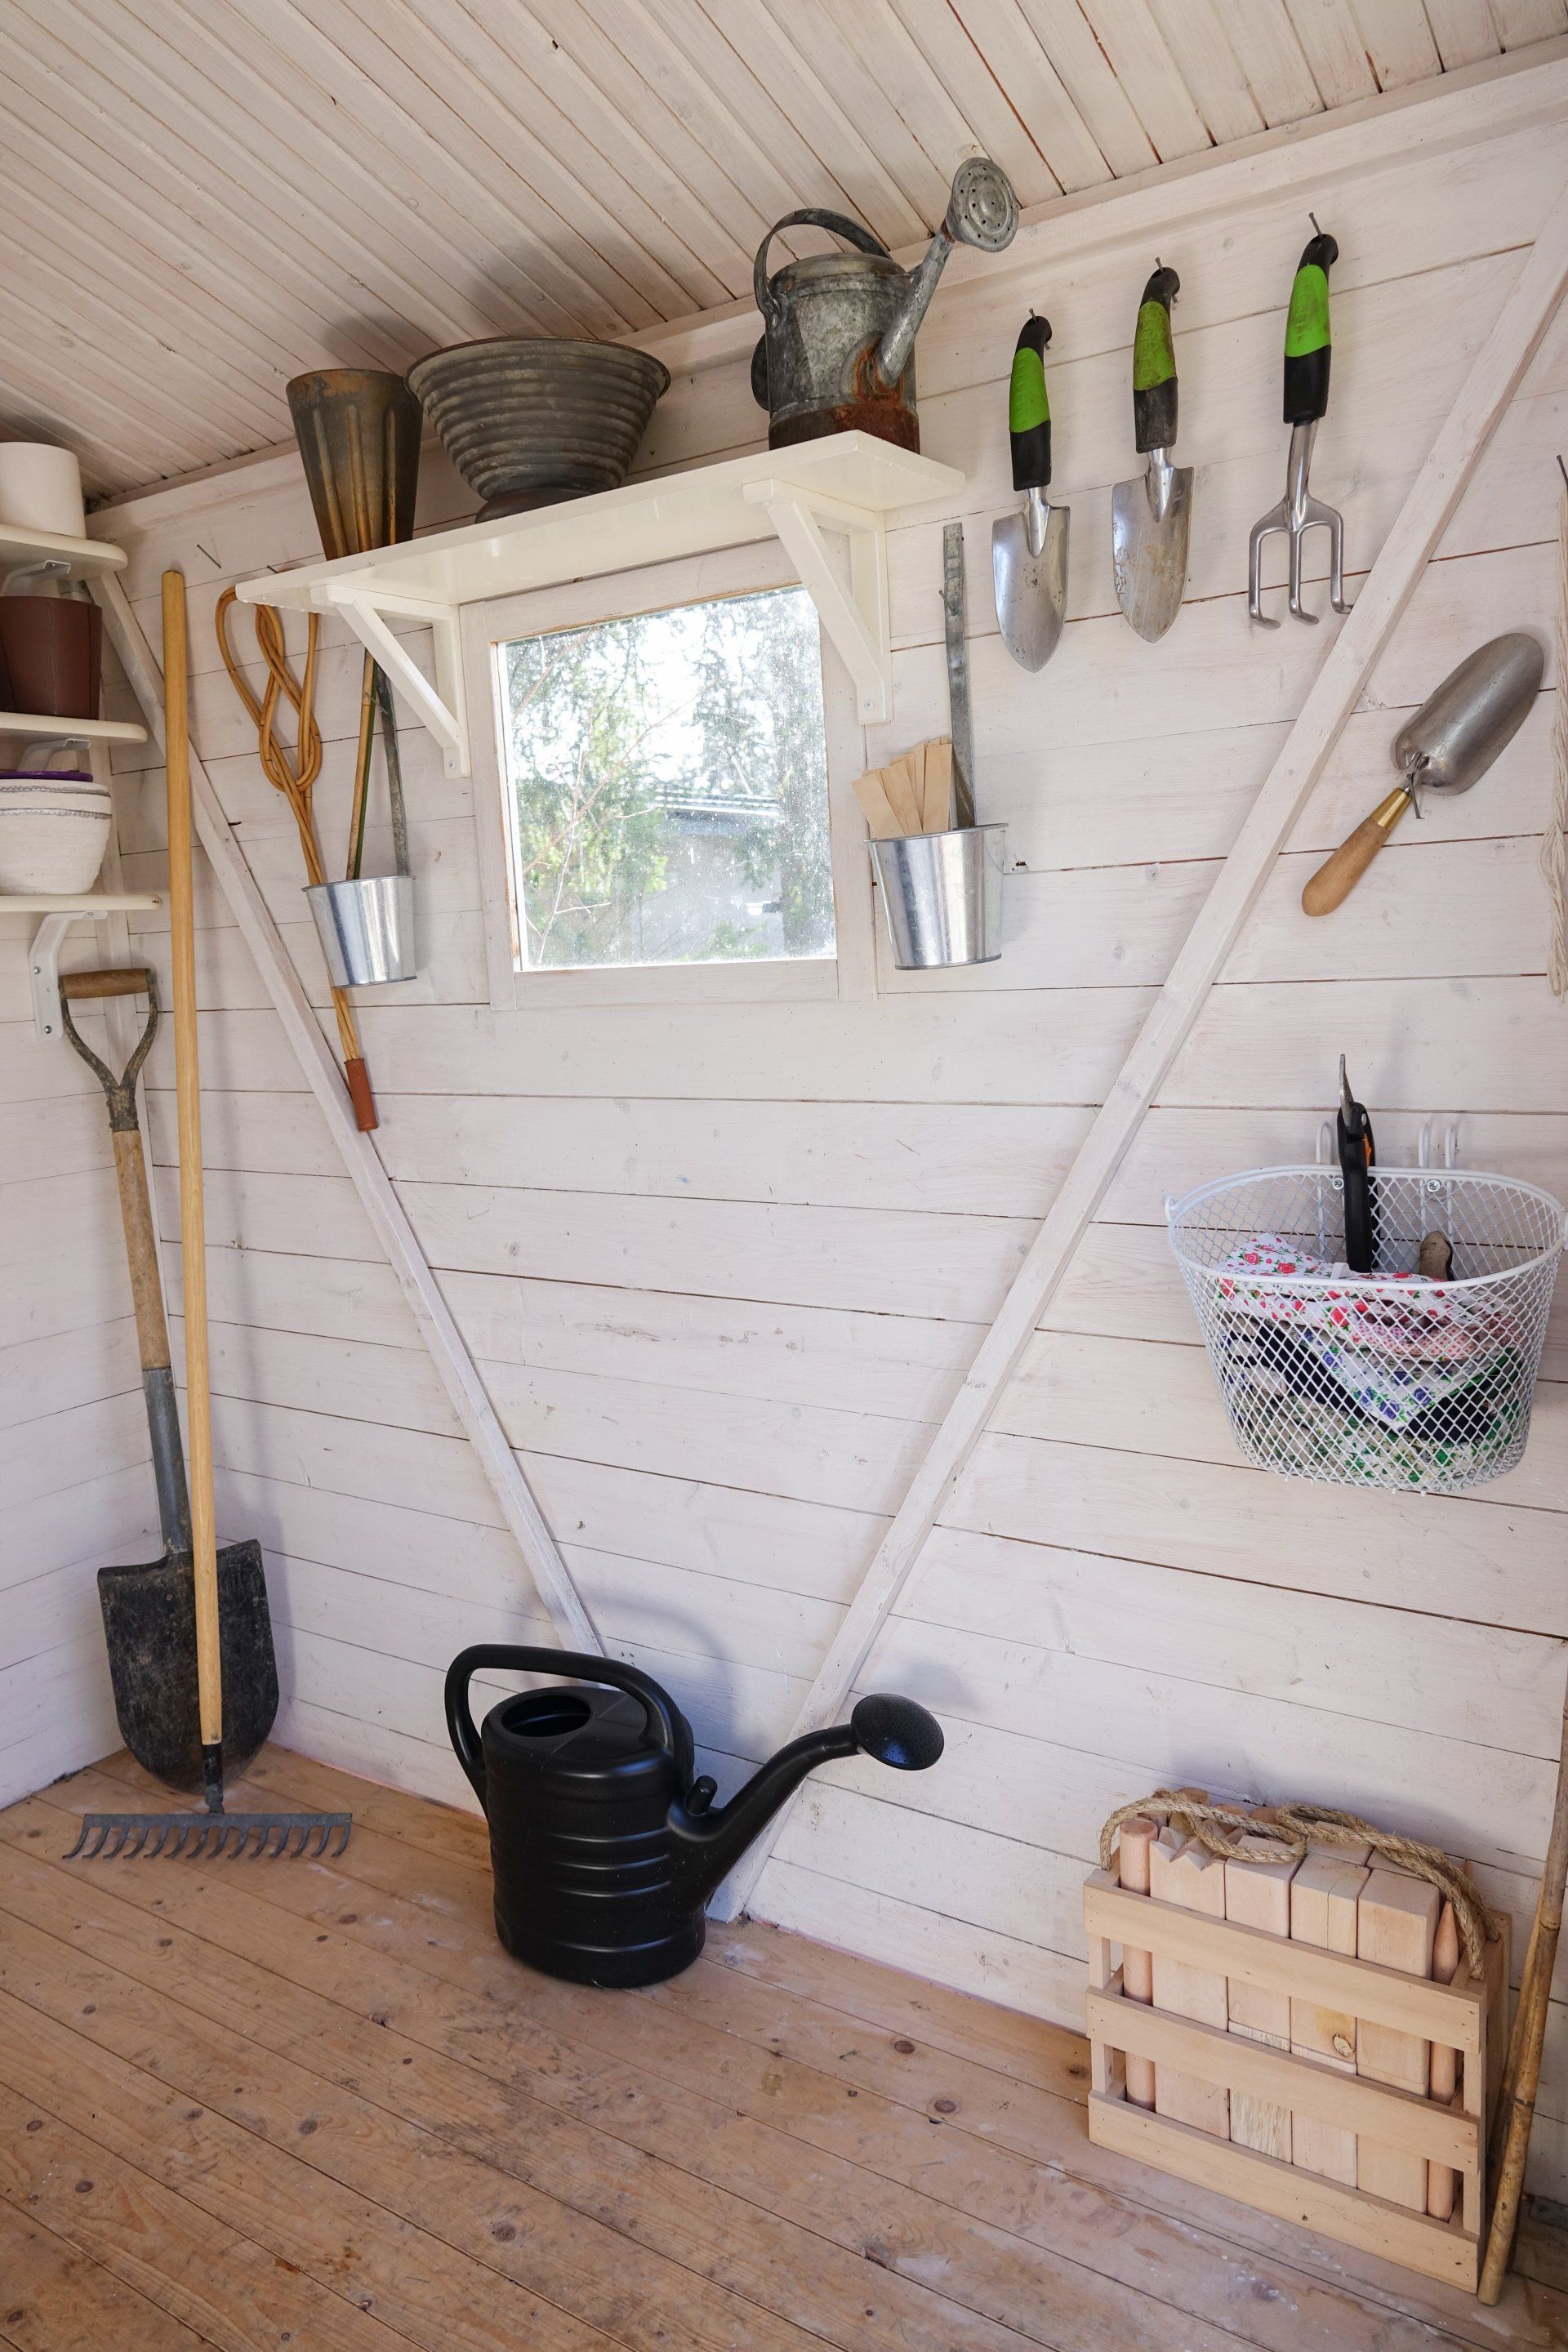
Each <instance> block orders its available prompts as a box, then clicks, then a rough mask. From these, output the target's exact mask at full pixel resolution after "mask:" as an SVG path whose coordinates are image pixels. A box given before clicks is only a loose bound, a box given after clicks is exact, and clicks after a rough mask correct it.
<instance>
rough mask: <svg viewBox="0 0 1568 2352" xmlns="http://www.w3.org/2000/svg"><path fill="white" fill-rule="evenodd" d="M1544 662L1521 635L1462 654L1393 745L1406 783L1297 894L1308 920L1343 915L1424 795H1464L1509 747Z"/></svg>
mask: <svg viewBox="0 0 1568 2352" xmlns="http://www.w3.org/2000/svg"><path fill="white" fill-rule="evenodd" d="M1545 667H1546V656H1545V655H1544V654H1543V653H1542V649H1541V646H1539V645H1538V644H1537V642H1536V640H1535V639H1534V638H1533V637H1532V636H1531V635H1529V634H1528V633H1527V632H1526V631H1524V630H1522V629H1515V630H1512V631H1510V634H1509V635H1507V636H1505V637H1493V638H1492V639H1491V640H1490V642H1489V644H1487V645H1484V646H1477V647H1476V650H1475V652H1474V653H1473V654H1467V655H1466V656H1465V658H1464V660H1463V661H1462V662H1461V663H1460V664H1459V667H1458V669H1456V670H1451V671H1450V672H1449V674H1448V676H1447V677H1446V678H1445V679H1444V680H1443V683H1442V685H1441V686H1440V687H1438V688H1436V691H1435V692H1434V693H1432V694H1430V695H1428V696H1427V698H1426V701H1425V702H1424V703H1423V704H1422V706H1421V708H1420V709H1419V710H1418V711H1417V712H1416V713H1415V717H1414V719H1408V720H1407V721H1406V722H1405V725H1404V726H1403V727H1402V728H1401V729H1400V730H1399V732H1398V734H1397V735H1396V736H1395V737H1394V766H1395V767H1396V768H1398V769H1399V770H1401V772H1403V775H1404V778H1405V781H1404V782H1403V783H1400V784H1396V785H1395V786H1394V790H1393V791H1392V792H1391V793H1389V794H1388V796H1387V798H1386V799H1385V800H1381V801H1379V803H1378V804H1377V806H1376V807H1375V808H1374V809H1373V812H1372V814H1371V815H1370V816H1364V817H1363V819H1362V821H1361V823H1360V824H1358V825H1357V827H1356V829H1355V831H1354V832H1353V833H1352V834H1350V835H1347V836H1346V838H1345V839H1344V840H1343V841H1342V842H1341V844H1340V845H1339V847H1338V848H1337V849H1336V850H1335V851H1334V854H1333V856H1331V857H1330V858H1328V859H1326V860H1325V862H1324V863H1323V864H1322V865H1321V866H1319V868H1318V870H1317V872H1316V873H1315V874H1314V875H1313V876H1312V877H1311V879H1310V881H1309V882H1308V884H1307V886H1306V887H1305V889H1304V890H1303V891H1302V893H1301V905H1302V908H1303V909H1304V910H1305V911H1306V913H1308V914H1309V915H1331V914H1332V913H1333V911H1334V908H1336V907H1342V906H1343V904H1344V902H1345V900H1346V899H1347V898H1349V897H1350V894H1351V892H1352V890H1353V889H1354V888H1355V886H1356V884H1357V883H1358V882H1359V881H1360V880H1361V877H1362V876H1363V874H1364V873H1365V872H1366V869H1367V867H1368V866H1370V865H1371V864H1372V861H1373V858H1374V857H1375V856H1377V853H1378V851H1379V850H1380V849H1381V848H1382V847H1383V845H1384V842H1385V841H1386V840H1387V839H1388V836H1389V835H1390V834H1391V833H1392V832H1393V831H1394V826H1395V825H1396V824H1398V823H1399V820H1400V818H1401V817H1402V816H1403V815H1404V814H1405V810H1406V809H1408V808H1413V809H1414V810H1415V814H1416V815H1417V816H1419V815H1420V814H1421V795H1422V793H1468V791H1469V789H1470V786H1471V785H1472V784H1476V783H1479V782H1480V780H1481V778H1482V777H1483V776H1484V775H1485V774H1486V772H1487V770H1488V769H1489V767H1490V766H1491V763H1492V761H1494V760H1495V759H1496V758H1497V756H1498V754H1499V752H1500V751H1502V749H1503V747H1504V745H1505V744H1507V743H1509V742H1511V740H1512V739H1513V737H1514V736H1515V734H1517V732H1518V730H1519V729H1520V728H1521V726H1522V725H1523V724H1524V720H1525V716H1526V714H1527V712H1528V711H1529V709H1530V707H1531V703H1532V702H1533V701H1534V699H1535V697H1536V694H1537V692H1538V690H1539V688H1540V686H1541V679H1542V672H1543V670H1544V668H1545Z"/></svg>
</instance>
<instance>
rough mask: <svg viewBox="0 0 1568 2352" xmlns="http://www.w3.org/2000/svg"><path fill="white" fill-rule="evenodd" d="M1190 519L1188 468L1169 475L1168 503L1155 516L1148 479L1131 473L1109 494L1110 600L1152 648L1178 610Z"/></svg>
mask: <svg viewBox="0 0 1568 2352" xmlns="http://www.w3.org/2000/svg"><path fill="white" fill-rule="evenodd" d="M1192 520H1193V469H1192V467H1190V466H1177V467H1173V470H1172V474H1171V499H1170V504H1169V505H1168V506H1167V507H1166V509H1165V512H1164V514H1163V516H1156V514H1155V512H1154V508H1153V502H1152V499H1151V497H1150V494H1149V477H1148V475H1147V474H1146V473H1145V474H1136V475H1134V477H1133V478H1132V479H1131V481H1130V482H1118V483H1117V485H1116V487H1115V488H1114V489H1113V490H1112V491H1111V493H1110V557H1111V564H1112V567H1113V569H1114V571H1115V573H1116V596H1117V602H1118V603H1119V604H1121V609H1122V611H1123V612H1124V613H1125V614H1126V615H1127V618H1128V619H1129V620H1130V621H1131V624H1132V626H1133V627H1134V628H1135V629H1136V630H1137V632H1138V635H1140V636H1141V637H1143V638H1145V639H1147V641H1148V642H1149V644H1151V645H1152V644H1153V643H1154V640H1155V639H1156V638H1157V637H1163V635H1164V634H1165V632H1166V630H1167V629H1168V628H1169V627H1170V625H1171V624H1172V622H1173V620H1174V619H1175V617H1176V615H1177V614H1178V613H1179V612H1180V611H1181V609H1182V591H1183V590H1184V588H1185V586H1186V584H1187V534H1188V532H1189V530H1191V528H1192Z"/></svg>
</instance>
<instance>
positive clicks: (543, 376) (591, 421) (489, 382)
mask: <svg viewBox="0 0 1568 2352" xmlns="http://www.w3.org/2000/svg"><path fill="white" fill-rule="evenodd" d="M408 388H409V390H410V392H412V393H413V394H414V395H415V397H416V399H417V400H418V401H419V402H420V404H422V406H423V408H424V410H425V414H426V416H427V417H428V418H429V419H430V422H431V423H432V425H434V426H435V427H436V430H437V433H438V434H439V435H440V436H441V441H442V445H443V446H444V447H445V449H446V451H447V456H448V457H450V458H451V460H452V463H453V464H454V465H455V466H456V467H457V468H458V472H459V474H461V476H462V478H463V479H464V481H465V482H467V483H468V487H469V488H470V489H474V490H477V491H478V492H479V496H480V498H481V499H483V500H484V505H483V507H482V508H481V509H480V510H479V520H480V521H481V522H491V521H493V520H495V519H496V517H497V516H498V515H508V514H520V513H521V512H522V511H523V510H524V509H526V508H529V507H542V506H551V505H552V504H553V503H554V502H555V501H556V500H557V499H574V498H581V497H583V496H584V494H586V493H587V492H589V491H593V490H613V489H616V488H619V486H620V484H621V483H622V482H624V481H625V480H626V475H627V472H628V471H629V469H630V467H631V462H632V459H633V458H634V457H636V456H637V444H638V442H639V441H640V440H641V439H642V436H643V435H644V433H645V432H646V431H647V421H648V418H649V417H650V416H651V415H653V408H654V403H655V401H657V400H658V397H659V395H660V394H661V393H664V392H666V391H668V388H669V371H668V368H666V367H664V366H662V365H661V363H660V362H658V360H656V359H653V358H650V357H649V355H648V353H647V352H637V351H631V350H628V349H627V347H626V345H625V344H623V343H577V342H568V341H563V340H558V339H556V338H554V337H552V336H547V335H499V336H496V337H495V338H494V339H493V340H491V341H488V342H481V343H454V344H453V345H452V346H451V347H450V349H449V350H447V351H444V352H431V353H430V354H429V356H428V357H427V358H426V359H422V360H416V362H415V364H414V365H413V366H412V367H411V368H410V369H409V371H408Z"/></svg>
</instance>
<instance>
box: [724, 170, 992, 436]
mask: <svg viewBox="0 0 1568 2352" xmlns="http://www.w3.org/2000/svg"><path fill="white" fill-rule="evenodd" d="M795 227H807V228H825V229H830V230H831V231H832V233H833V234H834V236H840V237H842V238H843V239H844V240H845V242H846V243H847V245H849V246H851V247H854V248H855V249H854V250H853V251H852V252H849V253H824V254H812V255H809V256H808V257H806V258H805V260H802V261H792V262H789V263H787V264H786V265H785V267H784V268H783V269H780V270H778V271H777V272H776V273H775V274H774V275H773V277H771V278H770V277H769V275H768V269H767V261H768V253H769V249H770V247H772V245H773V239H774V237H775V236H777V235H778V234H779V231H780V230H781V229H786V228H795ZM1017 228H1018V200H1017V198H1016V195H1015V194H1014V193H1013V187H1012V183H1011V182H1010V181H1009V179H1008V177H1007V174H1006V173H1005V172H1004V171H1003V170H1002V168H1001V166H1000V165H999V164H996V163H992V162H991V160H990V158H989V157H988V156H984V155H975V156H972V157H971V158H970V159H969V161H968V162H967V163H961V164H960V166H959V168H958V170H957V172H956V173H954V175H953V182H952V190H951V192H950V194H949V196H948V205H947V212H946V214H945V215H944V217H943V220H942V226H941V227H940V228H939V229H938V231H937V233H936V235H935V236H934V237H933V238H932V239H931V246H930V247H929V249H928V251H927V253H926V255H925V257H924V259H923V260H922V261H921V265H920V267H919V268H918V269H913V270H907V269H901V268H900V267H899V264H898V263H897V262H896V261H895V260H894V259H893V257H892V255H891V254H890V253H889V251H888V248H887V247H886V246H885V245H884V244H883V243H882V241H881V239H880V238H879V237H878V236H873V234H872V232H871V231H870V230H869V229H868V228H866V227H863V226H862V225H861V224H860V222H858V221H855V220H850V219H848V218H847V216H846V215H844V214H842V213H832V212H824V211H822V210H821V209H820V208H819V207H817V206H816V205H810V206H807V207H806V208H805V210H803V211H800V212H794V213H786V214H785V215H784V218H783V219H782V220H780V221H776V222H775V223H774V225H773V227H772V228H771V229H770V230H769V231H768V233H767V235H766V236H765V237H764V238H763V242H762V244H761V246H760V247H758V249H757V258H756V264H755V267H754V268H753V271H752V289H753V291H754V292H755V295H756V299H757V308H758V310H760V311H761V312H762V314H763V337H762V341H760V342H759V343H758V345H757V348H756V350H755V352H753V353H752V393H753V394H754V395H755V397H756V399H757V401H758V403H759V404H760V405H761V406H762V407H763V408H765V409H766V410H767V411H768V417H769V423H768V446H769V447H770V448H773V449H782V448H786V447H788V446H790V445H791V444H792V443H794V442H796V441H811V440H815V439H816V438H817V437H818V436H821V435H823V434H826V433H852V432H861V433H870V434H874V435H875V436H877V437H878V438H879V439H881V440H884V441H893V442H896V443H898V444H899V446H900V447H902V448H905V449H918V448H919V447H920V423H919V418H918V415H917V412H916V406H915V374H914V345H915V337H916V335H917V334H918V333H919V331H920V328H921V320H923V319H924V317H925V314H926V311H927V310H928V309H929V308H930V306H931V296H932V294H933V293H934V292H935V291H936V282H937V279H938V278H940V277H941V275H942V268H943V266H944V265H945V263H946V261H947V257H948V255H949V254H950V253H951V252H952V249H953V247H954V246H956V245H973V246H976V247H979V248H980V250H981V251H982V252H984V253H1000V252H1001V250H1002V248H1003V247H1004V246H1007V245H1011V243H1012V242H1013V239H1014V237H1015V236H1016V234H1017Z"/></svg>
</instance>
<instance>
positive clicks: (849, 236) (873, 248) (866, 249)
mask: <svg viewBox="0 0 1568 2352" xmlns="http://www.w3.org/2000/svg"><path fill="white" fill-rule="evenodd" d="M781 228H826V229H831V230H832V232H833V235H834V236H841V237H844V238H845V239H846V240H847V242H848V243H849V244H850V245H853V246H858V247H859V249H860V251H861V252H862V253H879V254H881V255H882V256H883V257H884V258H885V259H888V260H890V259H891V258H892V257H891V255H890V254H889V252H888V248H887V247H886V246H885V245H884V244H883V243H882V240H881V238H880V237H879V236H878V235H877V234H876V231H875V230H874V229H868V228H867V227H866V226H865V225H864V223H863V222H861V221H855V220H850V219H849V218H848V217H847V215H845V214H844V213H827V212H824V211H823V210H822V209H821V207H820V206H819V205H806V206H805V209H804V210H803V211H801V212H798V213H785V215H784V218H783V220H776V221H774V223H773V226H772V228H771V229H769V231H768V233H767V235H766V236H764V237H763V241H762V243H761V245H759V246H758V247H757V257H756V260H755V261H754V262H753V263H752V293H753V294H754V295H755V296H756V300H757V308H758V310H760V311H761V312H762V314H763V318H764V319H767V320H773V318H774V317H776V315H777V313H778V307H779V306H778V304H777V303H776V302H775V301H774V300H773V289H772V287H771V286H770V285H769V284H768V273H767V268H766V263H767V258H768V247H769V246H770V245H772V243H773V239H774V237H775V236H777V235H778V233H779V231H780V229H781Z"/></svg>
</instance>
